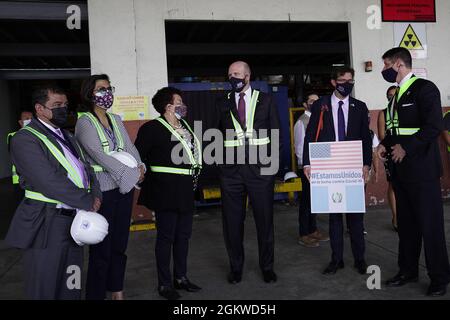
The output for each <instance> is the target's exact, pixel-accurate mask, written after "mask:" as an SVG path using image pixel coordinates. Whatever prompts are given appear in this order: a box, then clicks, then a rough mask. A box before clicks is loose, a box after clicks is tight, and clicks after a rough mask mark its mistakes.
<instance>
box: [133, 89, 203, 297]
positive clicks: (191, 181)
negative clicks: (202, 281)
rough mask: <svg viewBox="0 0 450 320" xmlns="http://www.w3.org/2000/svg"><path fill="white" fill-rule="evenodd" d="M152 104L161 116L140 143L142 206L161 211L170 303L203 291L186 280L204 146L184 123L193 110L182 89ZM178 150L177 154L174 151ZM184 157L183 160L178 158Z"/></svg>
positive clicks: (162, 290) (162, 275)
mask: <svg viewBox="0 0 450 320" xmlns="http://www.w3.org/2000/svg"><path fill="white" fill-rule="evenodd" d="M152 104H153V106H154V107H155V109H156V111H158V112H159V113H160V114H161V116H160V117H159V118H157V119H155V120H152V121H149V122H147V123H146V124H144V125H143V126H142V127H141V128H140V129H139V132H138V136H137V139H136V142H135V145H136V148H137V149H138V151H139V154H140V155H141V158H142V161H143V162H144V163H145V164H146V166H147V173H146V177H145V180H144V182H143V183H142V185H141V187H142V190H141V193H140V196H139V200H138V203H139V204H141V205H144V206H146V207H147V208H149V209H150V210H153V211H155V215H156V229H157V237H156V246H155V254H156V264H157V269H158V292H159V294H160V295H161V296H163V297H164V298H166V299H168V300H176V299H178V298H180V295H179V293H178V292H177V291H176V289H183V290H186V291H189V292H195V291H198V290H200V289H201V288H200V287H198V286H197V285H195V284H193V283H192V282H190V281H189V279H188V278H187V276H186V273H187V255H188V248H189V238H190V236H191V233H192V219H193V211H194V191H195V189H196V185H197V179H198V175H199V173H200V169H201V163H202V160H201V145H200V142H199V140H198V139H197V137H196V136H195V134H194V132H193V130H192V129H191V128H190V126H189V125H188V124H187V122H186V121H184V120H183V117H185V115H186V112H187V107H186V106H185V105H184V104H183V100H182V97H181V92H180V91H179V90H178V89H175V88H171V87H166V88H162V89H160V90H159V91H158V92H157V93H156V94H155V96H154V97H153V99H152ZM174 148H176V149H175V150H177V152H172V151H173V150H174ZM177 155H178V156H177ZM181 156H182V157H181ZM179 157H181V158H182V160H183V161H179V160H181V159H176V158H179ZM180 163H181V164H180ZM172 254H173V260H174V261H173V272H174V275H173V276H174V279H173V282H172V275H171V272H170V260H171V259H170V258H171V255H172Z"/></svg>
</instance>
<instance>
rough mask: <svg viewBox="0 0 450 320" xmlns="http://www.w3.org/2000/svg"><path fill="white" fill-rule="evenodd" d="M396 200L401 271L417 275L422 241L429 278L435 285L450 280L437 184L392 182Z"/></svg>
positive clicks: (436, 182) (434, 182)
mask: <svg viewBox="0 0 450 320" xmlns="http://www.w3.org/2000/svg"><path fill="white" fill-rule="evenodd" d="M393 187H394V191H395V196H396V200H397V223H398V236H399V250H398V251H399V255H398V265H399V268H400V272H401V273H403V274H406V275H417V274H418V271H419V257H420V251H421V249H422V239H423V244H424V248H425V262H426V266H427V270H428V276H429V277H430V279H431V282H432V283H433V284H436V285H445V284H447V283H449V281H450V266H449V261H448V255H447V247H446V243H445V233H444V232H445V231H444V215H443V207H442V197H441V185H440V181H439V180H438V179H436V180H435V181H431V182H421V183H400V182H398V181H395V180H394V181H393Z"/></svg>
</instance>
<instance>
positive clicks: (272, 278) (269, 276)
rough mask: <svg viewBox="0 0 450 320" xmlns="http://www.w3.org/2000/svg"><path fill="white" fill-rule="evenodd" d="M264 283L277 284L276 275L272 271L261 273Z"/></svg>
mask: <svg viewBox="0 0 450 320" xmlns="http://www.w3.org/2000/svg"><path fill="white" fill-rule="evenodd" d="M262 273H263V278H264V282H267V283H270V282H277V279H278V278H277V274H276V273H275V272H273V270H268V271H263V272H262Z"/></svg>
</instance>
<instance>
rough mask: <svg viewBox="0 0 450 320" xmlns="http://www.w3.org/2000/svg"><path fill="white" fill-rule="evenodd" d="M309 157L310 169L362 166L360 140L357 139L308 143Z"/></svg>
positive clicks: (354, 167)
mask: <svg viewBox="0 0 450 320" xmlns="http://www.w3.org/2000/svg"><path fill="white" fill-rule="evenodd" d="M309 159H310V164H311V169H312V170H335V169H358V168H362V166H363V159H362V142H361V141H360V140H358V141H340V142H316V143H310V144H309Z"/></svg>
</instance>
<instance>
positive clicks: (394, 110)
mask: <svg viewBox="0 0 450 320" xmlns="http://www.w3.org/2000/svg"><path fill="white" fill-rule="evenodd" d="M399 91H400V86H398V87H397V89H395V95H394V98H393V99H394V101H392V103H393V106H392V108H391V119H393V118H394V113H395V112H396V111H397V99H398V92H399Z"/></svg>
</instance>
